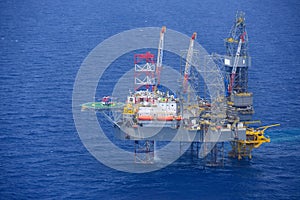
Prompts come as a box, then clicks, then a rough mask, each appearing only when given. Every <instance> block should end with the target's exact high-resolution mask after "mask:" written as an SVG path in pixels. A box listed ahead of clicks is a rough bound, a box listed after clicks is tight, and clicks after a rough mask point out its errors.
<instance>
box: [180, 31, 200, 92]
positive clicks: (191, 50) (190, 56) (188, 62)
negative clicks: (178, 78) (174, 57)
mask: <svg viewBox="0 0 300 200" xmlns="http://www.w3.org/2000/svg"><path fill="white" fill-rule="evenodd" d="M196 37H197V33H196V32H194V33H193V35H192V37H191V40H190V46H189V50H188V53H187V56H186V62H185V68H184V79H183V92H184V93H185V92H186V90H187V86H188V79H189V74H190V67H191V62H192V59H193V54H194V41H195V39H196Z"/></svg>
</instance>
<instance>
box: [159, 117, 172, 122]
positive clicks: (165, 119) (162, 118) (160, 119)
mask: <svg viewBox="0 0 300 200" xmlns="http://www.w3.org/2000/svg"><path fill="white" fill-rule="evenodd" d="M156 119H157V120H158V121H173V119H174V117H173V116H159V117H157V118H156Z"/></svg>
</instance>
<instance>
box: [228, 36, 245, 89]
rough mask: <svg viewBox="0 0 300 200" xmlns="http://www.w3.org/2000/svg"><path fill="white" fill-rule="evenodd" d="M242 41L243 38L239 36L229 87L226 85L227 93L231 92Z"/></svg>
mask: <svg viewBox="0 0 300 200" xmlns="http://www.w3.org/2000/svg"><path fill="white" fill-rule="evenodd" d="M242 43H243V38H242V37H241V38H240V41H239V44H238V48H237V51H236V54H235V59H234V63H233V67H232V71H231V77H230V84H229V87H228V92H229V94H231V92H232V88H233V84H234V78H235V74H236V69H237V65H238V63H239V59H240V54H241V48H242Z"/></svg>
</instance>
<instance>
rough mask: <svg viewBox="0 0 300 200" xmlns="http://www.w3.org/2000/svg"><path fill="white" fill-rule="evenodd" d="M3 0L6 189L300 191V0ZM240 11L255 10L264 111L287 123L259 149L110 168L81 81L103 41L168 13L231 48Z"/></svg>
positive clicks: (244, 194) (128, 194) (279, 195)
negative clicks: (203, 161) (100, 154)
mask: <svg viewBox="0 0 300 200" xmlns="http://www.w3.org/2000/svg"><path fill="white" fill-rule="evenodd" d="M0 7H1V11H0V27H1V28H0V48H1V50H0V94H1V104H0V199H300V191H299V185H300V170H299V168H300V153H299V147H300V128H299V126H300V98H299V95H300V58H299V55H300V43H299V40H300V33H299V31H300V15H299V10H300V2H299V1H297V0H279V1H273V0H264V1H259V0H252V1H236V0H228V1H227V0H226V1H224V0H214V1H208V0H203V1H198V0H188V1H179V0H173V1H169V0H167V1H135V0H129V1H115V0H112V1H103V0H100V1H96V0H91V1H87V0H82V1H70V0H65V1H59V0H51V1H49V0H45V1H32V0H28V1H16V0H2V1H1V2H0ZM237 11H244V12H245V13H246V24H247V32H248V35H249V53H250V55H251V56H252V66H251V68H250V69H249V90H250V91H251V92H253V93H254V108H255V116H254V118H255V119H260V120H261V121H262V124H263V125H268V124H274V123H280V124H281V126H280V127H275V128H272V129H269V130H268V131H267V132H266V134H267V135H268V136H270V138H271V143H267V144H264V145H262V147H261V148H259V149H256V150H254V152H253V158H252V160H250V161H248V160H242V161H237V160H234V159H227V160H226V163H225V165H224V167H212V168H211V167H203V166H201V165H199V163H198V162H197V161H194V160H193V159H191V158H190V157H188V156H186V157H184V158H181V159H180V160H179V161H178V162H175V163H173V164H171V165H169V166H167V167H165V168H163V169H161V170H158V171H154V172H149V173H142V174H133V173H126V172H121V171H117V170H114V169H111V168H109V167H107V166H105V165H103V164H102V163H101V162H99V161H98V160H97V159H96V158H94V157H93V156H92V155H91V154H90V153H89V151H88V150H87V149H86V148H85V146H84V145H83V143H82V142H81V140H80V138H79V135H78V133H77V130H76V127H75V124H74V120H73V114H72V92H73V84H74V81H75V79H76V75H77V72H78V70H79V68H80V66H81V63H82V62H83V60H84V59H85V58H86V57H87V55H88V54H89V53H90V52H91V51H92V50H93V49H94V48H95V47H96V46H97V45H98V44H99V43H101V42H103V41H104V40H105V39H107V38H109V37H111V36H113V35H115V34H118V33H121V32H123V31H126V30H130V29H134V28H139V27H161V26H163V25H165V26H167V28H170V29H173V30H176V31H179V32H181V33H183V34H186V35H188V36H190V35H191V34H192V33H193V32H195V31H196V32H197V33H198V38H197V41H198V42H199V43H200V44H201V45H202V46H203V47H204V48H205V49H206V50H207V51H208V52H209V53H213V52H217V53H219V54H225V47H224V38H226V37H227V36H228V34H229V31H230V29H231V26H232V24H233V21H234V18H235V14H236V12H237ZM157 37H158V36H157ZM157 39H158V38H157ZM155 53H156V52H155ZM130 65H133V60H132V57H130V56H129V59H128V60H127V61H126V62H124V63H122V64H121V65H119V66H118V68H114V70H115V71H117V72H123V71H124V67H125V68H126V69H127V67H128V66H130ZM109 84H110V82H108V86H107V87H109V86H110V85H109ZM105 95H106V94H105Z"/></svg>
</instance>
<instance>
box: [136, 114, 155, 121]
mask: <svg viewBox="0 0 300 200" xmlns="http://www.w3.org/2000/svg"><path fill="white" fill-rule="evenodd" d="M138 119H139V120H142V121H151V120H153V117H152V116H150V115H141V116H139V117H138Z"/></svg>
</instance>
